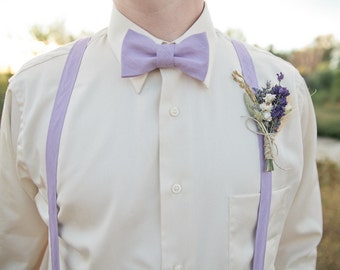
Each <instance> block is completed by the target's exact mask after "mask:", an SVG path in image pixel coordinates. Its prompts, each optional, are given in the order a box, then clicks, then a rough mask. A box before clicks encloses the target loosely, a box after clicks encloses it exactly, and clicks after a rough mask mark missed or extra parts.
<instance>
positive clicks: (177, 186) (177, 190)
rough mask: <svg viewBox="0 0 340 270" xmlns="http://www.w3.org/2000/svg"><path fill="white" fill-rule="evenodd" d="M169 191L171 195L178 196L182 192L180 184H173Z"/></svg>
mask: <svg viewBox="0 0 340 270" xmlns="http://www.w3.org/2000/svg"><path fill="white" fill-rule="evenodd" d="M171 190H172V192H173V193H175V194H179V193H181V191H182V186H181V185H180V184H174V185H172V187H171Z"/></svg>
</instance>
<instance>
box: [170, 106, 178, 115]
mask: <svg viewBox="0 0 340 270" xmlns="http://www.w3.org/2000/svg"><path fill="white" fill-rule="evenodd" d="M169 114H170V115H171V116H173V117H176V116H179V109H178V108H177V107H172V108H170V110H169Z"/></svg>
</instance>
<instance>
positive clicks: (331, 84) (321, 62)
mask: <svg viewBox="0 0 340 270" xmlns="http://www.w3.org/2000/svg"><path fill="white" fill-rule="evenodd" d="M52 30H53V29H50V31H48V32H44V31H43V30H42V29H41V28H39V27H38V26H35V27H32V35H34V37H35V38H36V39H37V40H39V41H41V42H44V43H48V42H51V41H53V42H55V43H59V44H63V43H66V42H69V41H71V40H73V39H74V38H75V37H73V36H67V35H65V34H63V32H62V31H60V29H54V30H53V31H52ZM228 34H229V35H231V36H233V35H236V36H237V37H240V36H241V37H242V35H240V33H235V32H234V33H232V32H230V33H228ZM266 49H268V50H269V51H271V52H272V53H273V54H276V55H278V56H279V57H281V58H283V59H285V60H287V61H289V62H291V63H292V64H293V65H294V66H295V67H296V68H297V69H298V70H299V71H300V73H301V75H302V76H303V77H304V79H305V80H306V83H307V85H308V87H309V89H310V92H311V95H312V99H313V102H314V106H315V111H316V116H317V123H318V136H320V137H321V136H322V137H329V138H335V139H339V140H340V42H339V41H337V40H335V39H334V37H333V36H332V35H325V36H319V37H317V38H315V40H314V42H313V43H312V44H310V45H308V46H306V47H305V48H302V49H299V50H294V51H289V52H276V51H275V50H274V48H273V47H271V48H266ZM12 75H13V74H12V73H11V72H4V73H1V74H0V110H1V111H2V107H3V102H4V96H5V92H6V88H7V85H8V79H9V78H10V77H11V76H12ZM0 114H1V112H0ZM339 164H340V160H339V161H338V162H334V160H333V161H330V160H320V161H318V168H319V178H320V185H321V192H322V201H323V212H324V236H323V239H322V242H321V244H320V246H319V251H318V265H317V269H319V270H324V269H327V270H339V269H340V213H339V210H340V196H339V194H340V167H339Z"/></svg>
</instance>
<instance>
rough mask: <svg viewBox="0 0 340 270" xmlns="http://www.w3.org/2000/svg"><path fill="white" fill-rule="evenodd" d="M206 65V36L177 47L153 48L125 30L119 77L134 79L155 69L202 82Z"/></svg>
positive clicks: (137, 35) (160, 45) (166, 44)
mask: <svg viewBox="0 0 340 270" xmlns="http://www.w3.org/2000/svg"><path fill="white" fill-rule="evenodd" d="M208 62H209V45H208V40H207V37H206V34H205V33H199V34H195V35H192V36H189V37H188V38H186V39H184V40H183V41H182V42H180V43H177V44H175V43H163V44H156V43H155V42H153V41H152V40H151V39H150V38H148V37H146V36H144V35H141V34H139V33H137V32H135V31H133V30H128V32H127V33H126V36H125V38H124V40H123V45H122V59H121V63H122V77H123V78H127V77H135V76H139V75H142V74H144V73H147V72H150V71H152V70H154V69H157V68H174V67H176V68H179V69H180V70H182V71H183V72H184V73H186V74H187V75H189V76H191V77H193V78H195V79H197V80H200V81H204V79H205V77H206V74H207V71H208Z"/></svg>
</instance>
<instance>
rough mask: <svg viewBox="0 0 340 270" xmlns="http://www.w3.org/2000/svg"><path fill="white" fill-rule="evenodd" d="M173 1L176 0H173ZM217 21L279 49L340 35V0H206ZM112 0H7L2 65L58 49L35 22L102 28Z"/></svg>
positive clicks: (0, 24) (1, 15)
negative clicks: (38, 38) (43, 39)
mask: <svg viewBox="0 0 340 270" xmlns="http://www.w3.org/2000/svg"><path fill="white" fill-rule="evenodd" d="M169 1H171V0H169ZM206 2H207V5H208V8H209V12H210V15H211V17H212V21H213V23H214V24H215V27H216V28H218V29H219V30H221V31H222V32H226V31H227V30H229V29H236V30H240V31H241V32H242V33H243V35H244V36H245V38H246V40H247V42H249V43H250V44H256V45H258V46H260V47H263V48H267V47H268V46H269V45H273V46H274V48H275V49H276V50H278V51H290V50H293V49H301V48H303V47H305V46H307V45H309V44H311V43H312V42H313V41H314V39H315V38H316V37H317V36H320V35H327V34H333V35H334V36H335V38H336V39H337V40H340V27H339V25H340V0H234V1H230V0H206ZM111 9H112V0H95V1H94V0H93V1H89V0H87V1H84V0H58V1H52V0H1V2H0V69H4V68H7V67H8V66H9V65H10V66H11V67H12V69H13V70H14V71H15V70H17V69H18V68H19V67H20V66H21V65H22V64H23V63H24V62H26V61H27V60H28V59H30V58H32V57H33V52H36V53H41V52H45V51H48V50H50V49H53V47H52V46H51V47H47V48H46V47H45V46H43V44H38V43H37V42H35V41H34V40H33V38H32V36H30V34H29V30H30V28H31V27H32V26H33V25H36V24H37V25H50V24H52V23H53V22H56V21H63V22H64V23H65V26H66V28H67V30H69V31H70V32H71V33H73V34H78V33H80V32H81V31H83V30H84V31H89V32H96V31H98V30H100V29H102V28H104V27H106V26H107V25H108V23H109V20H110V13H111Z"/></svg>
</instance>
